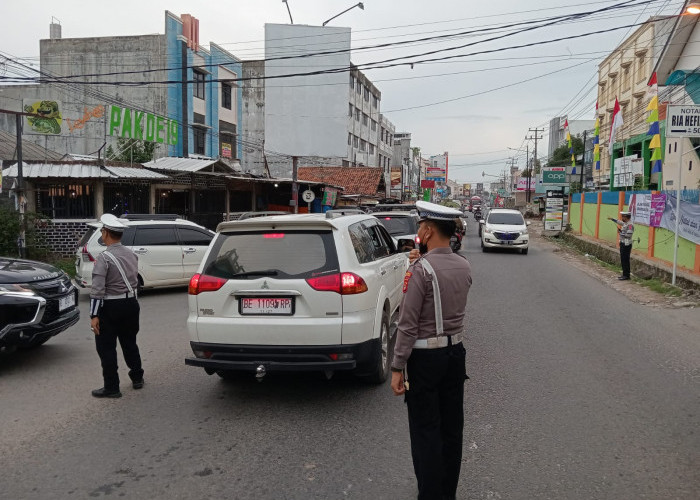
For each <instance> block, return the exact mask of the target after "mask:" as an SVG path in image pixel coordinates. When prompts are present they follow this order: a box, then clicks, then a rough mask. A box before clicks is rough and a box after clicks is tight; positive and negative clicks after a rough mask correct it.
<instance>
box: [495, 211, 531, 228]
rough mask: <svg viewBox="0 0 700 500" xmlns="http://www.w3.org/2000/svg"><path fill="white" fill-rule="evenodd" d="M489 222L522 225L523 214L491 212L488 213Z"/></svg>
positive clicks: (523, 221) (523, 222)
mask: <svg viewBox="0 0 700 500" xmlns="http://www.w3.org/2000/svg"><path fill="white" fill-rule="evenodd" d="M488 223H489V224H508V225H511V226H522V225H523V224H525V220H524V219H523V216H522V215H520V214H509V213H498V212H491V213H490V214H489V220H488Z"/></svg>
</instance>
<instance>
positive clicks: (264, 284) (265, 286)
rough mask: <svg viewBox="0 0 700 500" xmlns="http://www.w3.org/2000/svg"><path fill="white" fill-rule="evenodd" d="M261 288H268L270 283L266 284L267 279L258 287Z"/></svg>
mask: <svg viewBox="0 0 700 500" xmlns="http://www.w3.org/2000/svg"><path fill="white" fill-rule="evenodd" d="M260 289H261V290H269V289H270V285H268V284H267V280H265V281H263V284H262V286H261V287H260Z"/></svg>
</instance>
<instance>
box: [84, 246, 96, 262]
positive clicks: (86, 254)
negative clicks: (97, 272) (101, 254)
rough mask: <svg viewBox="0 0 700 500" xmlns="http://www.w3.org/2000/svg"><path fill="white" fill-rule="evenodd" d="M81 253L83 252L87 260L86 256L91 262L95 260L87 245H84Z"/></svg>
mask: <svg viewBox="0 0 700 500" xmlns="http://www.w3.org/2000/svg"><path fill="white" fill-rule="evenodd" d="M81 253H82V254H83V260H85V257H87V259H88V260H89V261H90V262H95V257H93V256H92V255H91V254H90V252H88V249H87V245H85V246H83V250H82V252H81Z"/></svg>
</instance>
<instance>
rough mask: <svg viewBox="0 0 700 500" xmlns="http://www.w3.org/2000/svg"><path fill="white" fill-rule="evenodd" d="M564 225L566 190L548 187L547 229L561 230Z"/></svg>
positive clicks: (545, 226) (545, 224)
mask: <svg viewBox="0 0 700 500" xmlns="http://www.w3.org/2000/svg"><path fill="white" fill-rule="evenodd" d="M563 225H564V190H563V189H557V190H554V189H548V190H547V204H546V210H545V217H544V229H545V230H546V231H561V230H562V229H563Z"/></svg>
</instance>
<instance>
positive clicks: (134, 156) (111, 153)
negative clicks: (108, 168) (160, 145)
mask: <svg viewBox="0 0 700 500" xmlns="http://www.w3.org/2000/svg"><path fill="white" fill-rule="evenodd" d="M155 149H156V143H155V142H146V141H140V140H138V139H125V138H123V137H120V138H119V139H118V140H117V150H116V151H115V150H114V148H112V145H111V144H110V145H109V146H107V159H108V160H112V161H123V162H127V163H129V162H132V161H133V162H134V163H146V162H149V161H151V160H152V159H153V152H154V151H155Z"/></svg>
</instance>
